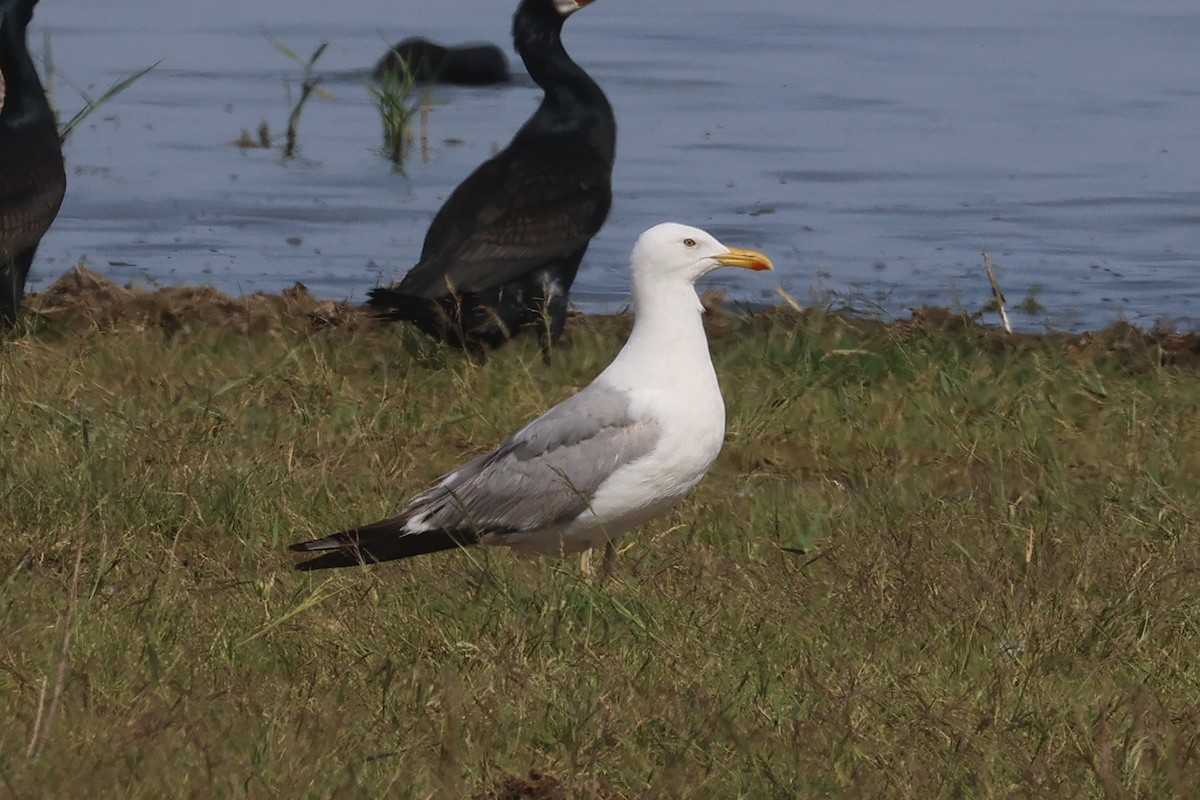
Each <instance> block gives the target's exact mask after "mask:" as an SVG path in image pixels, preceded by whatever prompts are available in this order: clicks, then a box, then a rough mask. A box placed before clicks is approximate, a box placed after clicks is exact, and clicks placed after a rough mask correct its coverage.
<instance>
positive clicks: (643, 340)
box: [601, 274, 717, 392]
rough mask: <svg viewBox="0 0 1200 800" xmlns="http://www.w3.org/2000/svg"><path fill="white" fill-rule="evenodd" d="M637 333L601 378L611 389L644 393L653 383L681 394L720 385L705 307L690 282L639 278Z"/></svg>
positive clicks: (636, 284) (635, 289) (635, 294)
mask: <svg viewBox="0 0 1200 800" xmlns="http://www.w3.org/2000/svg"><path fill="white" fill-rule="evenodd" d="M633 310H634V322H633V331H632V332H631V333H630V334H629V340H628V341H627V342H626V343H625V347H624V348H622V349H621V352H620V353H618V354H617V357H616V359H614V360H613V362H612V364H610V365H609V366H608V369H606V370H604V372H603V374H602V376H601V378H602V379H603V380H604V382H606V383H608V384H609V385H611V386H617V387H619V388H623V389H629V388H632V387H634V386H637V387H638V388H639V389H641V390H645V389H646V388H648V386H650V385H653V386H654V387H656V388H660V389H670V390H678V391H681V392H698V391H711V390H712V389H713V388H714V387H715V386H716V383H717V377H716V373H715V372H714V371H713V366H712V357H711V356H710V355H709V352H708V339H707V338H706V337H705V335H704V324H703V321H702V319H701V314H702V312H703V307H702V306H701V304H700V298H699V297H697V296H696V289H695V287H694V286H692V284H691V282H690V281H687V280H685V279H683V278H680V277H673V276H662V275H645V274H643V275H640V276H635V278H634V285H633Z"/></svg>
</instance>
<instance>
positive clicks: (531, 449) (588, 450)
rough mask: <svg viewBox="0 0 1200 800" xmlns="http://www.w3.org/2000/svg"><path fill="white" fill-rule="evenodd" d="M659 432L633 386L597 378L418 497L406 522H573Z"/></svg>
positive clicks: (493, 527) (494, 530)
mask: <svg viewBox="0 0 1200 800" xmlns="http://www.w3.org/2000/svg"><path fill="white" fill-rule="evenodd" d="M658 439H659V424H658V422H657V420H653V419H638V418H635V417H634V415H633V414H632V413H631V404H630V399H629V396H628V395H627V394H625V393H624V392H622V391H619V390H616V389H611V388H608V387H605V386H598V385H596V384H592V385H590V386H588V387H587V388H585V389H584V390H583V391H581V392H580V393H579V394H577V395H575V396H574V397H571V398H569V399H567V400H565V401H563V402H562V403H560V404H559V405H557V406H555V407H554V408H552V409H550V410H549V411H547V412H546V413H545V414H543V415H542V416H540V417H538V418H537V419H535V420H534V421H533V422H531V423H529V424H528V425H526V426H525V427H524V428H522V429H521V430H519V431H517V432H516V433H515V434H513V435H512V436H511V437H509V438H508V439H507V440H506V441H505V442H504V443H503V444H501V445H500V446H499V447H498V448H496V449H495V450H493V451H492V452H491V453H488V454H486V455H483V456H480V457H479V458H477V459H475V460H473V461H470V462H468V463H467V464H464V465H463V466H462V467H460V468H459V469H457V470H455V471H454V472H451V473H450V474H448V475H447V476H446V477H444V478H443V479H442V480H441V481H440V482H439V483H438V484H437V485H436V486H434V487H432V488H430V489H428V490H427V491H425V492H423V493H422V494H420V495H418V496H417V497H416V498H414V499H413V501H412V503H411V504H410V505H409V507H408V508H407V509H405V511H404V512H403V514H402V516H403V517H404V518H406V525H405V527H406V528H407V530H409V531H414V530H429V529H440V530H443V531H467V530H469V531H471V532H473V533H474V534H475V535H476V536H479V535H482V534H489V533H490V534H505V533H514V532H518V531H531V530H537V529H539V528H543V527H545V526H548V525H554V524H556V523H563V522H569V521H570V520H572V519H574V518H575V517H577V516H579V515H580V514H581V513H583V512H584V511H585V510H586V509H587V507H588V504H589V503H590V502H591V499H592V496H593V495H594V494H595V492H596V489H597V488H598V487H599V486H600V484H602V483H603V482H604V480H605V479H606V478H608V476H610V475H612V473H613V472H615V471H616V470H618V469H620V468H621V467H622V466H625V465H626V464H629V463H631V462H633V461H635V460H637V459H639V458H641V457H642V456H644V455H646V454H647V453H649V452H650V451H651V450H652V449H653V448H654V445H655V444H656V443H657V442H658Z"/></svg>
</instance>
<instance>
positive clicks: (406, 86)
mask: <svg viewBox="0 0 1200 800" xmlns="http://www.w3.org/2000/svg"><path fill="white" fill-rule="evenodd" d="M417 85H418V83H417V79H416V74H415V73H414V72H413V71H412V69H411V68H410V67H409V66H408V64H407V63H405V62H404V61H398V62H397V63H396V67H395V68H393V69H388V70H385V71H384V72H383V74H382V75H381V76H380V78H379V80H378V81H373V82H372V83H371V84H369V87H368V89H369V91H370V92H371V97H373V98H374V100H375V105H376V107H377V108H378V109H379V118H380V120H381V121H382V122H383V153H384V155H386V156H387V158H388V160H389V161H391V162H392V168H393V169H395V170H396V171H397V172H400V173H403V172H404V159H405V157H406V155H407V154H408V149H409V147H411V146H412V139H413V135H412V122H413V118H414V117H416V116H417V114H418V113H419V112H421V110H422V108H423V107H427V106H428V103H429V92H428V91H425V92H423V93H421V95H420V96H419V97H416V98H414V95H416V92H417Z"/></svg>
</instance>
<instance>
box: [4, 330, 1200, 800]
mask: <svg viewBox="0 0 1200 800" xmlns="http://www.w3.org/2000/svg"><path fill="white" fill-rule="evenodd" d="M165 319H166V318H165V317H162V318H158V317H156V318H155V322H154V323H153V324H151V323H147V322H145V320H144V319H143V320H142V321H139V322H133V321H129V320H125V321H117V322H115V323H111V324H109V323H105V324H104V325H95V324H79V323H76V324H71V323H69V322H67V321H63V320H62V319H59V318H53V319H51V320H50V321H48V322H41V323H38V324H36V325H35V326H34V330H33V331H26V332H25V333H24V334H23V335H19V336H15V337H10V338H8V340H6V341H3V342H0V534H2V535H3V539H4V543H5V548H4V552H3V555H0V716H2V718H3V719H4V720H5V724H3V725H0V787H2V788H3V790H4V791H5V792H7V793H10V794H12V795H14V796H85V795H91V794H93V793H95V792H97V791H99V792H101V793H102V794H111V795H120V796H131V797H182V796H196V797H212V796H221V797H242V796H249V797H274V796H281V797H332V796H338V797H353V796H385V795H386V796H389V797H401V798H403V797H412V798H426V797H447V798H463V797H502V796H513V797H515V796H518V794H517V788H518V787H517V782H515V781H514V780H513V776H524V775H526V774H527V773H528V772H529V770H530V769H531V768H533V769H537V770H540V771H542V772H544V773H547V774H548V775H551V776H553V778H552V779H550V778H537V779H535V778H530V779H528V780H527V783H528V784H530V787H527V788H531V787H532V784H540V785H541V786H542V789H543V790H544V792H545V794H544V796H547V797H550V796H555V795H554V791H558V790H562V791H564V792H565V796H567V797H600V798H622V797H624V798H642V797H692V798H724V797H796V796H808V795H834V796H882V797H912V798H931V797H958V796H967V797H972V796H983V797H995V796H1010V795H1012V796H1047V797H1096V796H1106V797H1123V796H1140V797H1168V796H1189V795H1191V796H1194V792H1195V791H1196V787H1197V785H1200V755H1198V753H1197V748H1198V747H1200V685H1198V683H1200V670H1198V668H1197V655H1196V654H1197V653H1198V652H1200V627H1198V626H1200V596H1198V594H1200V593H1198V591H1197V580H1198V576H1200V535H1198V534H1200V530H1198V526H1197V518H1198V517H1200V488H1197V477H1198V476H1200V441H1198V439H1200V377H1198V375H1197V373H1195V372H1193V371H1191V370H1189V369H1183V368H1179V367H1174V366H1164V365H1163V364H1162V363H1161V361H1162V359H1161V357H1160V356H1161V352H1160V351H1158V350H1156V349H1155V347H1154V346H1153V345H1150V344H1147V343H1146V342H1145V341H1144V340H1143V339H1140V338H1137V337H1131V338H1130V339H1129V341H1125V340H1123V339H1122V338H1121V336H1120V335H1114V336H1113V337H1112V339H1111V340H1109V339H1104V340H1101V339H1100V338H1097V339H1096V340H1095V342H1099V343H1098V344H1096V343H1095V342H1093V343H1092V344H1091V345H1089V342H1092V340H1089V341H1088V342H1083V343H1082V344H1081V343H1080V342H1079V341H1076V342H1074V343H1073V344H1069V345H1068V344H1064V342H1062V341H1058V340H1054V339H1028V340H1022V341H1021V342H1019V343H1016V344H1013V343H1010V342H1008V341H1006V340H1004V339H1002V338H1000V337H999V336H997V335H996V334H995V333H994V332H983V331H980V330H978V329H976V328H974V327H972V326H970V325H963V324H961V323H960V322H957V321H954V320H950V321H949V323H948V324H939V323H936V322H933V323H926V324H916V323H912V324H899V325H892V326H882V325H876V324H871V323H864V322H853V321H850V322H847V321H845V320H840V319H837V318H833V317H827V316H823V315H821V314H816V313H814V314H807V315H804V316H796V315H790V314H784V313H771V314H762V315H759V316H758V317H756V318H753V319H745V318H738V317H723V316H719V317H717V318H715V319H714V320H713V329H714V341H713V352H714V359H715V361H716V364H717V369H718V373H719V374H720V376H721V378H722V383H723V386H724V389H725V396H726V402H727V406H728V408H729V432H728V438H727V443H726V447H725V450H724V452H723V454H722V456H721V458H720V459H719V461H718V462H717V465H716V466H715V467H714V470H713V472H712V474H711V475H710V476H709V477H708V478H707V479H706V480H705V481H704V482H703V483H702V484H701V485H700V487H699V488H698V489H697V490H696V492H695V493H694V494H693V496H692V497H691V498H690V499H689V501H687V502H686V503H685V504H684V505H683V506H682V507H680V508H679V509H678V510H677V511H676V512H674V513H673V514H671V515H669V516H668V517H666V518H663V519H661V520H659V521H657V522H654V523H651V524H649V525H647V526H645V527H643V528H642V529H641V530H640V531H638V532H636V533H635V534H633V535H631V536H630V537H628V538H627V540H626V544H627V545H628V548H627V550H626V551H625V552H624V553H623V555H622V559H621V577H620V579H619V580H618V581H617V582H615V583H610V584H608V585H600V586H597V585H593V584H591V583H589V582H588V581H586V580H585V579H583V578H582V577H581V576H580V574H579V570H578V567H577V564H576V563H575V562H573V561H570V560H568V561H553V560H541V561H524V560H518V559H514V558H511V557H509V556H508V555H507V554H505V553H499V552H493V551H487V550H481V549H476V550H473V551H470V552H462V553H450V554H442V555H439V556H432V557H428V558H424V559H419V560H415V561H412V562H408V563H403V564H399V565H385V566H383V567H379V568H371V569H358V570H349V571H343V572H339V573H337V574H317V575H305V574H299V573H295V572H292V571H290V564H291V562H292V559H291V558H289V556H288V555H287V553H286V552H285V551H284V549H283V546H284V545H285V544H286V543H288V542H290V541H294V540H298V539H306V538H309V537H312V536H317V535H321V534H323V533H327V532H329V531H332V530H336V529H340V528H343V527H346V526H347V525H350V524H354V523H358V522H365V521H368V520H372V519H375V518H377V517H379V516H382V515H385V514H387V513H389V512H391V511H393V510H395V509H396V508H397V507H398V505H399V504H401V503H402V502H403V501H404V500H405V499H406V498H407V497H409V496H410V495H411V494H413V493H414V492H415V491H417V490H418V489H420V488H422V487H423V486H424V485H425V484H426V483H427V482H428V481H430V480H431V479H433V478H435V477H436V476H437V475H438V474H439V473H441V472H442V471H444V470H446V469H448V468H450V467H452V466H454V465H455V464H457V463H458V462H459V461H461V460H462V459H463V458H465V457H466V456H469V455H472V454H475V453H478V452H479V451H481V450H483V449H485V448H487V447H489V446H491V445H493V444H495V443H496V442H497V441H498V440H499V438H501V437H502V436H503V435H505V434H506V433H507V432H509V431H511V430H513V429H514V428H515V427H517V426H518V425H520V424H521V423H522V422H524V421H526V420H527V419H529V418H530V417H532V416H533V415H535V414H536V413H538V412H539V411H540V410H542V409H544V408H546V407H547V406H549V405H550V404H552V403H554V402H556V401H558V400H560V399H562V398H563V397H565V396H567V395H568V394H570V393H571V392H572V391H574V390H575V389H577V388H578V387H580V386H582V385H584V384H585V383H586V382H587V381H588V380H590V379H591V377H592V376H594V375H595V373H596V372H598V371H599V370H600V369H601V368H602V367H603V366H604V365H605V364H606V363H607V362H608V360H609V359H610V358H611V357H612V355H613V354H614V353H615V352H616V350H617V349H618V348H619V346H620V343H621V341H622V337H623V332H624V330H625V326H626V322H625V321H624V320H621V319H598V320H589V321H584V322H577V324H575V325H574V326H573V327H572V329H571V335H570V337H569V342H568V343H567V344H566V345H565V347H564V348H563V349H562V350H560V351H559V352H558V353H557V354H556V356H555V359H554V364H553V366H552V367H551V368H548V369H547V368H544V367H543V366H542V365H541V363H540V360H539V357H538V354H537V352H536V349H535V346H534V344H533V343H532V342H522V343H519V344H518V345H516V346H513V347H510V348H508V349H506V350H504V351H502V352H500V353H498V354H496V355H495V356H494V357H493V358H491V359H489V360H488V361H487V363H484V364H478V363H473V362H471V361H468V360H465V359H463V358H461V357H459V356H458V355H456V354H454V353H447V352H442V351H439V350H437V349H436V348H432V347H430V346H428V345H427V344H426V343H425V342H423V341H421V340H418V339H417V338H414V337H410V336H407V335H405V334H403V333H401V332H400V331H399V329H395V328H384V329H375V328H373V327H371V326H368V325H338V326H333V327H326V328H321V327H318V328H316V329H315V330H314V329H313V325H312V324H310V323H311V320H308V321H306V322H304V324H297V325H295V326H292V327H289V326H287V325H284V326H282V327H272V326H265V327H264V328H263V329H261V330H257V331H256V330H255V329H254V326H249V328H250V329H251V332H250V333H243V332H242V330H244V326H239V325H232V324H217V323H213V322H211V321H206V322H203V323H195V324H191V323H188V322H187V321H186V320H184V321H180V320H178V319H175V320H174V321H172V322H171V324H169V325H168V324H166V322H165V321H164V320H165ZM1135 339H1136V341H1135ZM547 787H549V788H547ZM554 787H557V788H554ZM559 796H564V795H559Z"/></svg>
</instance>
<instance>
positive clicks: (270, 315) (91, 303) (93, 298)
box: [26, 267, 371, 334]
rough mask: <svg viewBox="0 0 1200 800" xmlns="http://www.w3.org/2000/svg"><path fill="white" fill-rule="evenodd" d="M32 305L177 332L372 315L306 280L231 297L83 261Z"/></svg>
mask: <svg viewBox="0 0 1200 800" xmlns="http://www.w3.org/2000/svg"><path fill="white" fill-rule="evenodd" d="M26 305H27V306H28V308H29V309H30V310H31V311H34V312H36V313H37V314H40V315H41V316H43V317H46V318H48V319H51V320H55V321H60V322H65V323H67V324H81V325H88V326H95V327H98V328H101V329H109V328H113V327H115V326H117V325H120V324H133V325H143V326H147V327H158V328H161V329H162V330H163V331H164V332H166V333H167V334H175V333H179V332H181V331H184V330H187V329H189V328H191V327H193V326H212V327H221V328H226V329H228V330H231V331H233V332H235V333H239V334H263V333H277V332H281V331H293V332H304V331H312V330H318V329H321V328H331V327H349V328H357V327H361V326H363V325H365V324H370V323H371V317H370V315H369V314H367V313H365V312H364V311H362V310H361V309H359V308H358V307H356V306H352V305H350V304H349V303H342V302H336V301H333V300H318V299H317V298H315V297H313V296H312V293H310V292H309V291H308V288H307V287H305V285H304V284H302V283H296V284H295V285H294V286H292V287H291V288H290V289H285V290H284V291H283V292H282V293H281V294H264V293H261V292H255V293H254V294H248V295H243V296H241V297H229V296H228V295H226V294H223V293H222V292H219V291H217V290H216V289H214V288H212V287H211V286H169V287H160V288H156V289H149V290H148V289H141V288H135V287H131V286H118V285H117V284H115V283H113V282H112V281H110V280H108V279H107V278H105V277H103V276H102V275H98V274H97V273H95V272H92V271H91V270H88V269H85V268H83V267H75V268H74V269H71V270H69V271H68V272H66V273H65V274H64V275H63V276H62V277H60V278H59V279H58V280H57V281H55V282H54V283H53V284H51V285H50V286H49V287H48V288H47V289H46V290H45V291H43V292H38V293H35V294H30V295H29V297H28V299H27V302H26Z"/></svg>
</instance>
